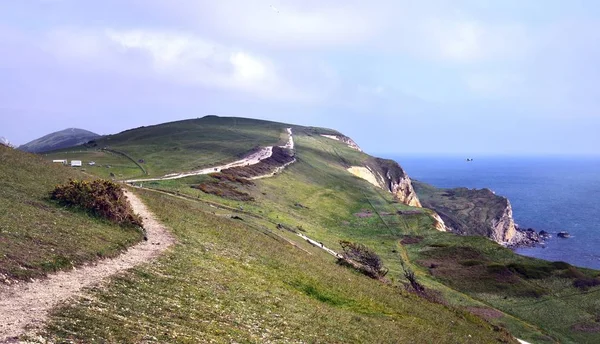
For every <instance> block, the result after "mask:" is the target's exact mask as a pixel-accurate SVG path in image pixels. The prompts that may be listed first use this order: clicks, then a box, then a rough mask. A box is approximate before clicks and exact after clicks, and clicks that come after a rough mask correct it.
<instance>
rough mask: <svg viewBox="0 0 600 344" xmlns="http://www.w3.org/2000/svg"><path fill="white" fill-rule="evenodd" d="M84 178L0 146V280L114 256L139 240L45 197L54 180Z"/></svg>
mask: <svg viewBox="0 0 600 344" xmlns="http://www.w3.org/2000/svg"><path fill="white" fill-rule="evenodd" d="M85 177H86V176H84V175H82V174H81V173H78V172H77V171H74V170H71V169H70V168H67V167H64V166H62V165H53V164H51V163H48V162H46V161H44V160H43V159H42V158H40V157H39V156H36V155H33V154H29V153H24V152H21V151H18V150H15V149H10V148H7V147H5V146H1V145H0V283H1V282H2V281H3V280H4V281H5V282H9V281H10V280H13V279H29V278H37V277H40V276H43V275H44V274H46V273H48V272H52V271H56V270H58V269H64V268H70V267H72V266H74V265H78V264H81V263H83V262H86V261H90V260H94V259H97V258H100V257H108V256H114V255H116V254H118V253H119V252H120V251H121V250H122V249H124V248H126V247H127V246H129V245H131V244H133V243H134V242H136V241H138V240H140V239H141V235H140V233H139V232H138V231H135V230H125V229H122V228H121V227H119V226H116V225H113V224H110V223H107V222H105V221H102V220H99V219H96V218H92V217H90V216H88V215H86V214H84V213H80V212H73V211H71V210H68V209H63V208H61V207H59V206H57V205H56V204H55V203H54V202H51V201H50V200H49V197H48V196H49V195H48V193H49V192H50V191H51V190H52V189H53V188H54V186H55V185H56V184H59V183H64V182H66V181H68V179H69V178H78V179H82V178H85Z"/></svg>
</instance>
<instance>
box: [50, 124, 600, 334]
mask: <svg viewBox="0 0 600 344" xmlns="http://www.w3.org/2000/svg"><path fill="white" fill-rule="evenodd" d="M236 123H237V124H236ZM240 123H244V124H243V125H242V126H241V128H240ZM286 127H292V128H293V132H294V138H295V143H296V159H297V161H296V162H295V163H293V164H291V165H290V166H288V167H287V168H286V169H285V170H284V171H283V172H282V173H280V174H278V175H276V176H275V177H273V178H265V179H260V180H255V181H252V182H251V183H246V182H240V181H236V180H235V179H234V178H232V179H231V180H218V179H217V178H215V177H211V176H194V177H188V178H182V179H177V180H168V181H156V182H147V183H144V186H145V187H149V188H150V190H140V191H138V192H139V193H140V195H141V196H142V197H143V198H144V200H145V201H146V202H147V203H148V205H149V207H150V209H152V210H153V211H154V212H155V213H156V215H157V216H158V217H159V218H160V220H161V221H163V222H164V223H165V224H166V225H167V226H169V228H171V229H172V230H173V231H174V234H175V235H176V236H177V239H178V242H179V244H178V245H177V246H176V247H175V249H174V250H173V251H171V252H169V253H167V254H166V255H165V256H164V257H162V258H161V259H160V260H159V261H158V262H157V263H154V264H150V265H148V266H145V267H142V268H137V269H134V270H133V271H131V272H130V273H127V274H125V275H122V276H120V277H118V278H115V279H114V280H113V281H112V283H110V284H109V285H108V286H107V287H106V289H102V290H94V291H92V292H91V294H90V295H89V296H87V297H85V298H83V299H81V300H79V301H78V302H76V303H73V304H71V305H66V306H64V307H62V308H60V309H57V310H56V311H55V312H54V313H53V316H52V321H51V324H50V326H49V327H48V328H47V332H46V334H47V336H49V337H51V338H53V339H55V340H56V341H62V340H64V339H70V340H74V341H84V340H86V339H89V338H92V337H93V338H95V339H96V340H98V341H108V342H143V341H158V342H198V341H207V342H211V341H212V342H339V343H350V342H378V343H379V342H381V343H385V342H393V343H397V342H417V343H431V342H436V343H438V342H440V343H443V342H452V343H455V342H465V343H491V342H498V341H505V342H506V341H507V342H513V340H512V339H511V338H510V337H508V336H507V334H506V331H510V333H512V334H513V335H515V336H518V337H519V338H523V339H526V340H529V341H531V342H533V343H556V342H561V343H595V342H598V339H599V338H600V326H598V323H599V322H600V303H599V302H598V298H597V295H598V294H597V292H598V291H600V288H598V287H592V286H590V287H588V288H581V286H580V285H579V287H578V286H577V282H578V281H584V282H585V281H593V280H594V279H595V278H596V279H597V278H598V277H597V276H598V272H597V271H592V270H587V269H578V268H575V267H572V266H570V265H568V264H566V263H550V262H545V261H541V260H536V259H531V258H526V257H521V256H518V255H516V254H514V253H513V252H512V251H511V250H509V249H506V248H503V247H501V246H499V245H498V244H496V243H494V242H492V241H491V240H488V239H486V238H483V237H461V236H456V235H454V234H451V233H443V232H439V231H437V230H435V227H434V225H435V224H434V220H433V219H432V217H431V216H430V212H429V211H428V210H427V209H423V208H413V207H408V206H406V205H404V204H401V203H398V202H396V201H395V200H394V199H393V198H392V195H391V194H390V193H389V192H387V191H384V190H383V189H380V188H376V187H374V186H373V185H372V184H370V183H368V182H367V181H365V180H363V179H359V178H357V177H355V176H353V175H352V174H350V173H349V172H348V171H347V167H348V166H355V165H359V166H360V165H362V164H364V163H365V162H367V161H368V160H369V159H370V157H369V156H368V155H366V154H364V153H361V152H359V151H356V150H354V149H351V148H350V147H348V145H347V144H345V143H344V142H341V141H336V140H332V139H329V138H325V137H322V136H320V134H330V133H335V132H333V131H326V130H324V129H319V128H309V127H302V126H295V125H292V126H289V125H286V124H279V123H273V122H264V121H256V120H248V119H245V120H242V119H233V118H215V117H208V118H203V119H197V120H190V121H181V122H174V123H170V124H165V125H160V126H155V127H149V128H141V129H136V130H132V131H129V132H124V133H121V134H118V135H115V136H114V137H115V139H114V140H113V142H116V144H115V145H113V146H111V147H113V148H114V149H117V148H118V149H120V150H123V151H126V153H127V154H128V155H131V156H132V157H133V158H134V159H139V158H142V157H145V161H146V164H147V165H146V166H147V168H148V171H149V172H150V174H157V175H160V174H162V173H167V172H180V171H186V170H190V169H193V168H196V167H203V166H202V165H201V164H202V163H206V164H209V165H210V164H213V163H216V162H219V161H231V160H233V159H234V158H235V157H236V156H239V154H242V153H243V152H245V151H247V150H249V149H251V148H252V147H253V145H273V144H277V143H278V142H280V141H285V139H286V138H287V137H286V136H285V128H286ZM185 128H193V131H191V132H190V131H186V129H185ZM177 130H183V131H184V132H183V133H181V134H180V135H179V136H180V137H181V138H182V140H181V142H180V141H179V140H178V139H177V137H178V135H177ZM211 130H214V131H215V132H213V133H212V134H211V133H209V131H211ZM201 132H205V135H196V134H192V133H201ZM142 133H145V134H144V135H142ZM153 133H154V134H157V135H159V136H158V137H159V138H158V139H155V140H152V136H151V135H152V134H153ZM244 135H245V136H244ZM238 136H239V137H238ZM116 138H119V139H118V140H117V139H116ZM160 138H166V139H165V141H161V139H160ZM224 139H227V140H225V141H223V140H224ZM192 142H194V143H192ZM145 143H148V144H149V145H151V146H152V147H153V150H151V149H150V148H147V147H145V146H144V145H145ZM170 147H179V148H180V149H181V150H180V151H178V150H173V151H171V150H170ZM191 147H195V148H191ZM224 147H226V149H224V150H221V149H222V148H224ZM213 149H214V150H215V151H214V152H213V153H212V155H211V151H212V150H213ZM136 152H138V153H136ZM144 152H146V153H144ZM173 152H175V153H173ZM178 152H186V154H181V155H179V153H178ZM138 154H140V155H138ZM148 157H151V158H148ZM166 161H168V162H169V163H168V164H165V162H166ZM191 161H194V163H191ZM89 171H90V172H94V171H95V170H93V169H92V170H89ZM207 186H209V187H207ZM202 190H205V191H210V192H204V191H202ZM232 190H234V191H232ZM213 191H215V192H213ZM240 194H243V195H245V197H237V196H239V195H240ZM246 196H247V197H246ZM298 234H302V235H307V236H308V237H310V238H312V239H314V240H316V241H318V242H321V243H322V244H323V245H325V246H327V247H330V248H332V249H334V250H336V251H340V250H341V247H340V245H339V241H340V240H350V241H353V242H359V243H362V244H365V245H367V246H368V247H370V248H372V249H373V250H374V251H375V252H376V253H377V254H378V255H379V256H380V257H381V258H382V260H383V262H384V264H385V265H386V266H387V268H389V273H388V275H387V276H386V279H387V282H385V283H384V282H381V281H377V280H373V279H370V278H368V277H366V276H364V275H362V274H359V273H358V272H356V271H354V270H353V269H351V268H348V267H345V266H341V265H338V264H336V259H335V258H334V257H333V256H330V255H328V254H327V253H325V252H324V251H323V250H321V249H319V248H317V247H313V246H311V245H309V244H307V243H306V241H305V240H304V239H302V238H301V237H300V236H299V235H298ZM402 263H404V264H405V266H408V267H410V268H411V269H412V270H414V271H415V273H416V276H417V279H418V281H419V282H420V283H422V284H423V285H424V286H425V287H426V288H427V289H428V290H429V294H428V297H420V296H418V295H416V294H415V293H412V292H409V291H407V290H406V288H405V283H407V280H406V278H405V277H404V274H403V268H402V266H401V264H402ZM475 314H476V315H477V316H475ZM480 317H481V318H480ZM482 318H484V319H485V320H483V319H482Z"/></svg>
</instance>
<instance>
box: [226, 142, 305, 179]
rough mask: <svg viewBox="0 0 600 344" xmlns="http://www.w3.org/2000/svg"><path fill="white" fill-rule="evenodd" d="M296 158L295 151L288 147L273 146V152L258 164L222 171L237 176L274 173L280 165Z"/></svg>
mask: <svg viewBox="0 0 600 344" xmlns="http://www.w3.org/2000/svg"><path fill="white" fill-rule="evenodd" d="M293 160H294V153H293V152H292V151H290V150H288V149H285V148H281V147H278V146H274V147H273V154H272V155H271V156H270V157H268V158H266V159H264V160H261V161H260V162H259V163H258V164H254V165H248V166H241V167H232V168H228V169H226V170H223V171H221V173H223V174H227V175H231V176H234V177H237V178H252V177H258V176H262V175H266V174H269V173H273V172H274V171H275V170H276V169H277V168H278V167H281V166H283V165H285V164H287V163H290V162H292V161H293Z"/></svg>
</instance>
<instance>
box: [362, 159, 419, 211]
mask: <svg viewBox="0 0 600 344" xmlns="http://www.w3.org/2000/svg"><path fill="white" fill-rule="evenodd" d="M367 166H368V167H370V168H371V169H372V170H373V171H376V172H378V173H379V174H380V175H381V176H382V180H383V183H382V184H383V185H382V188H383V189H386V190H388V191H390V192H391V193H392V194H393V195H394V198H396V200H398V201H399V202H402V203H404V204H406V205H410V206H413V207H421V202H420V201H419V197H417V194H416V192H415V190H414V189H413V186H412V181H411V180H410V177H409V176H408V174H406V172H404V170H403V169H402V167H400V165H399V164H398V163H397V162H395V161H394V160H388V159H380V158H372V159H369V160H368V161H367Z"/></svg>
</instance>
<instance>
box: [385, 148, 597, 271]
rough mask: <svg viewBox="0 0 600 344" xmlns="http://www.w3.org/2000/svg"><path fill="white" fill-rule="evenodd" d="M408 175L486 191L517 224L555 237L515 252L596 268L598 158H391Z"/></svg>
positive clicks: (421, 179) (439, 184)
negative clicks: (505, 203) (503, 201)
mask: <svg viewBox="0 0 600 344" xmlns="http://www.w3.org/2000/svg"><path fill="white" fill-rule="evenodd" d="M391 158H393V159H394V160H396V161H398V163H400V165H402V167H403V168H404V169H405V170H406V172H407V173H408V174H409V176H410V177H411V178H413V179H417V180H420V181H423V182H426V183H429V184H432V185H435V186H437V187H443V188H453V187H459V186H465V187H468V188H484V187H486V188H489V189H491V190H493V191H495V192H496V194H498V195H502V196H505V197H507V198H508V199H509V200H510V202H511V203H512V206H513V215H514V218H515V222H516V223H518V224H519V225H520V226H521V227H525V228H527V227H532V228H535V229H536V230H537V231H540V230H545V231H548V232H554V233H556V232H559V231H568V232H569V233H570V234H571V235H572V236H573V237H572V238H569V239H561V238H557V237H556V235H553V238H552V239H550V240H549V241H548V242H547V243H546V245H545V247H536V248H520V249H518V250H517V252H518V253H519V254H522V255H526V256H532V257H537V258H542V259H546V260H551V261H556V260H562V261H566V262H568V263H571V264H573V265H577V266H583V267H589V268H595V269H600V157H514V158H508V157H474V161H472V162H466V161H465V158H460V157H448V156H446V157H413V156H394V157H391Z"/></svg>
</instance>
